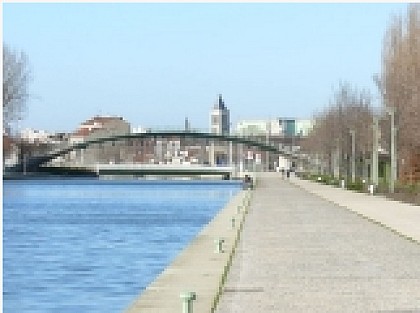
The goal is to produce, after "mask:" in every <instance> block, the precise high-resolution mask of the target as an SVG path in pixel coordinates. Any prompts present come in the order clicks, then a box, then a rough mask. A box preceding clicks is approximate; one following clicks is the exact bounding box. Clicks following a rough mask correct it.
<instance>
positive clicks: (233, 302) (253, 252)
mask: <svg viewBox="0 0 420 313" xmlns="http://www.w3.org/2000/svg"><path fill="white" fill-rule="evenodd" d="M307 188H309V187H307ZM383 201H386V200H383ZM360 204H361V203H360ZM417 224H418V225H420V221H418V222H417ZM419 227H420V226H419ZM216 312H218V313H228V312H229V313H234V312H241V313H246V312H252V313H259V312H293V313H296V312H305V313H306V312H323V313H325V312H340V313H341V312H399V313H408V312H419V313H420V245H419V244H418V243H416V242H413V241H412V240H409V239H407V238H405V237H402V236H398V235H397V234H395V232H392V231H390V230H389V229H387V228H385V227H382V226H381V225H379V224H377V223H372V222H371V221H370V220H368V219H365V218H362V217H360V216H359V215H357V214H355V213H353V212H351V211H350V210H348V209H346V208H343V207H341V206H338V205H336V204H334V203H332V202H330V201H326V200H324V199H322V198H320V197H319V196H315V195H313V194H311V193H309V192H307V191H305V190H303V189H302V188H300V187H298V186H296V185H294V184H292V183H291V182H287V181H282V180H281V179H279V178H277V177H273V176H271V177H270V176H268V177H265V178H263V179H261V180H260V181H259V188H258V190H257V191H256V192H255V194H254V198H253V201H252V204H251V210H250V213H249V215H248V217H247V219H246V223H245V227H244V229H243V233H242V237H241V241H240V244H239V246H238V249H237V252H236V256H235V258H234V261H233V264H232V267H231V269H230V273H229V275H228V279H227V283H226V284H225V287H224V293H223V295H222V297H221V300H220V303H219V306H218V309H217V311H216Z"/></svg>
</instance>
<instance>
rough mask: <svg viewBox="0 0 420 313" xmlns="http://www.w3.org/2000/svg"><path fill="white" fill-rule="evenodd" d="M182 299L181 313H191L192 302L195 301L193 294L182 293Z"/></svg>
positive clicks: (195, 296)
mask: <svg viewBox="0 0 420 313" xmlns="http://www.w3.org/2000/svg"><path fill="white" fill-rule="evenodd" d="M180 297H181V299H182V313H193V300H196V299H197V295H196V293H195V292H191V291H189V292H183V293H181V296H180Z"/></svg>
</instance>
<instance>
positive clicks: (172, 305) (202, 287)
mask: <svg viewBox="0 0 420 313" xmlns="http://www.w3.org/2000/svg"><path fill="white" fill-rule="evenodd" d="M251 200H252V190H242V191H240V192H239V193H238V194H237V195H236V196H235V197H234V198H233V199H231V201H230V202H229V203H228V204H227V205H226V206H225V207H224V208H223V209H222V210H221V211H219V213H218V214H217V215H216V216H215V217H214V218H213V219H212V220H211V221H210V223H208V224H207V225H206V226H205V227H204V228H203V229H202V230H201V231H200V233H199V234H198V235H197V237H196V238H195V239H194V240H193V241H192V242H191V243H190V244H189V245H188V246H187V247H186V248H185V249H184V250H183V251H181V252H180V254H179V255H178V256H177V257H176V258H175V259H174V261H173V262H172V263H171V264H170V265H169V266H168V267H167V268H166V269H165V270H164V271H163V272H162V273H161V274H160V275H159V276H158V277H157V278H156V279H155V280H154V281H153V282H152V283H151V284H150V285H149V286H148V287H147V288H146V289H145V290H144V291H143V292H142V293H141V294H140V295H139V297H138V298H137V299H135V300H134V301H133V302H132V303H131V304H130V305H129V307H128V308H127V309H126V310H125V313H138V312H141V313H152V312H153V313H156V312H159V313H177V312H179V313H181V312H200V313H201V312H203V313H204V312H209V313H211V312H214V311H215V308H216V306H217V303H218V300H219V297H220V295H221V292H222V287H223V285H224V283H225V280H226V276H227V273H228V271H229V268H230V265H231V262H232V259H233V256H234V254H235V249H236V246H237V244H238V241H239V238H240V234H241V231H242V227H243V224H244V221H245V217H246V215H247V213H248V210H249V207H250V203H251ZM182 296H183V297H184V298H185V297H189V298H190V300H187V299H184V298H182ZM188 306H190V307H189V308H188ZM191 309H192V311H190V310H191Z"/></svg>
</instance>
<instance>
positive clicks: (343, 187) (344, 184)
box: [340, 179, 346, 189]
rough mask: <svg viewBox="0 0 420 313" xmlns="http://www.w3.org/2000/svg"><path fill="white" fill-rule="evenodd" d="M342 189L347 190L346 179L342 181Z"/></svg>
mask: <svg viewBox="0 0 420 313" xmlns="http://www.w3.org/2000/svg"><path fill="white" fill-rule="evenodd" d="M340 187H341V188H342V189H346V181H345V180H344V179H342V180H340Z"/></svg>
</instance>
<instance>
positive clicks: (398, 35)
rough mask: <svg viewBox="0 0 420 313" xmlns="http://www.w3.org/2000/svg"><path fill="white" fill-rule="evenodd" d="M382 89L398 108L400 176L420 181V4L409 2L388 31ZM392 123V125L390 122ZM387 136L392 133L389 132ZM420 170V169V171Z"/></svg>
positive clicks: (388, 105)
mask: <svg viewBox="0 0 420 313" xmlns="http://www.w3.org/2000/svg"><path fill="white" fill-rule="evenodd" d="M380 87H381V88H380V91H381V93H382V97H383V102H384V105H385V107H386V108H388V109H393V110H395V118H396V123H397V127H398V132H397V134H398V136H397V145H398V147H397V150H398V155H399V167H400V169H401V170H400V178H403V179H404V180H407V179H410V180H412V179H413V178H414V179H415V180H419V181H420V175H418V177H413V175H415V172H416V171H420V5H418V4H411V5H409V6H408V10H407V15H406V16H405V17H402V16H397V17H395V18H394V20H393V22H392V23H391V24H390V26H389V28H388V31H387V33H386V35H385V40H384V47H383V69H382V76H381V81H380ZM387 126H388V125H387ZM385 135H386V137H387V135H388V134H386V133H385ZM419 174H420V173H419Z"/></svg>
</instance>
